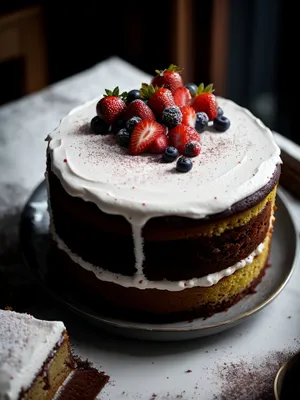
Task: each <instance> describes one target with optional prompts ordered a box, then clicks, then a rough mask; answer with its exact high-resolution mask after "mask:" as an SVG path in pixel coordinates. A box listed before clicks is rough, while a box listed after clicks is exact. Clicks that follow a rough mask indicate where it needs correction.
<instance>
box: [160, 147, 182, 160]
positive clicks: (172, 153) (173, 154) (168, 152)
mask: <svg viewBox="0 0 300 400" xmlns="http://www.w3.org/2000/svg"><path fill="white" fill-rule="evenodd" d="M178 156H179V151H178V150H177V149H176V148H175V147H173V146H168V147H167V148H166V149H165V151H164V154H163V156H162V159H163V161H165V162H173V161H175V160H176V158H177V157H178Z"/></svg>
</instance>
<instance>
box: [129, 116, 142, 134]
mask: <svg viewBox="0 0 300 400" xmlns="http://www.w3.org/2000/svg"><path fill="white" fill-rule="evenodd" d="M141 120H142V118H140V117H132V118H130V119H129V120H128V121H126V129H127V130H128V132H132V131H133V129H134V127H135V126H136V124H138V123H139V122H141Z"/></svg>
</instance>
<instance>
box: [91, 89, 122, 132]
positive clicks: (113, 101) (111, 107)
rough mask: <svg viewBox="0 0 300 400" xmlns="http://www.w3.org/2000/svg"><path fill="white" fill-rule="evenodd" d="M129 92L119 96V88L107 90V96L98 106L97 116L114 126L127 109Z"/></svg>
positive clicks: (104, 96) (105, 95)
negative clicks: (126, 101)
mask: <svg viewBox="0 0 300 400" xmlns="http://www.w3.org/2000/svg"><path fill="white" fill-rule="evenodd" d="M126 96H127V92H123V93H121V94H119V88H118V86H117V87H116V88H115V89H114V90H113V91H111V90H108V89H105V94H104V95H103V97H102V99H100V100H99V101H98V103H97V105H96V112H97V115H98V116H99V117H100V118H102V119H103V121H105V122H106V123H107V124H108V125H112V124H113V123H114V122H115V121H116V120H117V119H118V118H119V117H120V116H121V114H122V112H123V111H124V110H125V108H126V103H125V100H126Z"/></svg>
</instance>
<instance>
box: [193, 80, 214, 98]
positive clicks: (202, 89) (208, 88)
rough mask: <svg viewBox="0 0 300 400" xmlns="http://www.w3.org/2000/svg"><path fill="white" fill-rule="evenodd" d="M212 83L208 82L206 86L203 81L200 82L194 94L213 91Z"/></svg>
mask: <svg viewBox="0 0 300 400" xmlns="http://www.w3.org/2000/svg"><path fill="white" fill-rule="evenodd" d="M213 86H214V85H213V84H212V83H210V84H209V85H207V86H204V83H203V82H202V83H200V85H199V86H198V89H197V90H196V96H198V95H199V94H202V93H213V92H214V91H215V89H214V88H213Z"/></svg>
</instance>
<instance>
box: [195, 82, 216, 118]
mask: <svg viewBox="0 0 300 400" xmlns="http://www.w3.org/2000/svg"><path fill="white" fill-rule="evenodd" d="M213 91H214V89H213V85H212V84H210V85H207V86H206V87H204V84H203V83H201V85H199V87H198V89H197V92H196V96H195V97H194V98H193V100H192V104H191V105H192V107H193V108H194V110H195V111H196V112H199V111H204V112H205V113H206V114H207V116H208V118H209V119H210V120H211V121H213V120H214V119H215V118H216V117H217V115H218V110H217V101H216V97H215V95H214V94H213Z"/></svg>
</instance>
